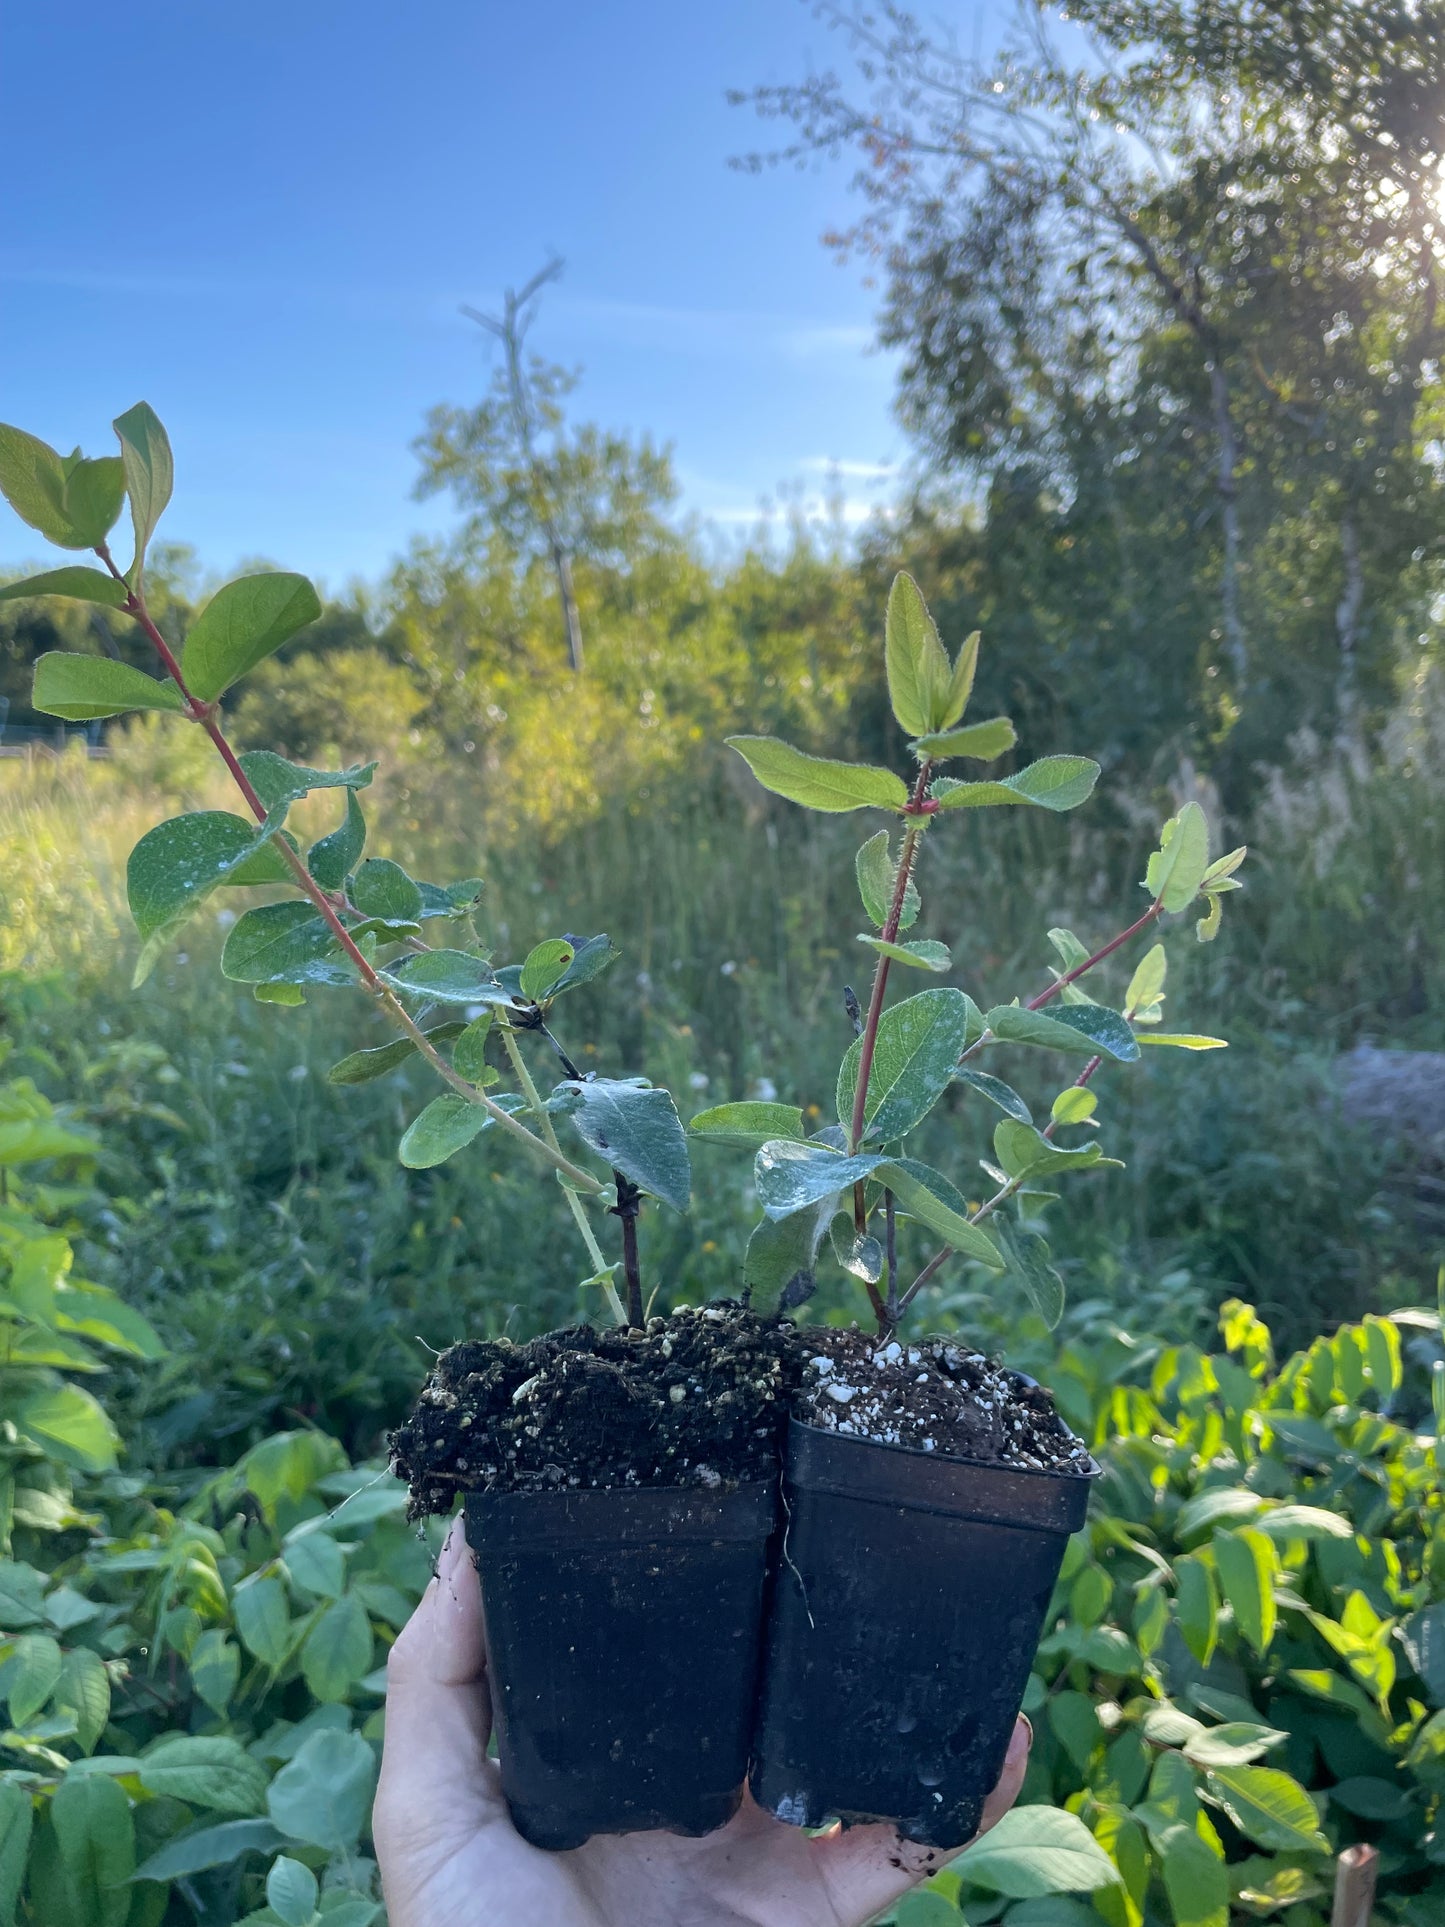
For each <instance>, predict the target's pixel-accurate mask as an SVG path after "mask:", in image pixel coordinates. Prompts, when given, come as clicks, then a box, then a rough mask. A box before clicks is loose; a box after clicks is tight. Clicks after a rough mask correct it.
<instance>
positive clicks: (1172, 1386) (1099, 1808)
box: [897, 1301, 1445, 1927]
mask: <svg viewBox="0 0 1445 1927" xmlns="http://www.w3.org/2000/svg"><path fill="white" fill-rule="evenodd" d="M1220 1328H1221V1332H1222V1334H1223V1337H1224V1345H1223V1347H1222V1348H1221V1349H1220V1350H1219V1351H1217V1352H1215V1353H1213V1354H1208V1353H1205V1352H1203V1351H1200V1350H1198V1349H1196V1348H1195V1347H1194V1346H1191V1345H1160V1344H1158V1343H1154V1344H1146V1345H1144V1346H1143V1347H1142V1348H1136V1344H1135V1341H1133V1340H1131V1339H1125V1338H1124V1337H1123V1336H1122V1335H1120V1336H1116V1337H1114V1338H1108V1339H1104V1340H1102V1341H1101V1342H1099V1343H1098V1344H1096V1345H1093V1346H1079V1345H1066V1346H1065V1348H1064V1350H1063V1352H1062V1354H1061V1356H1060V1358H1059V1361H1058V1375H1057V1377H1056V1380H1055V1383H1056V1386H1057V1387H1058V1390H1059V1395H1060V1398H1061V1401H1062V1402H1063V1404H1064V1407H1065V1409H1066V1411H1067V1412H1068V1415H1069V1418H1070V1420H1071V1422H1072V1423H1073V1424H1074V1425H1075V1426H1076V1427H1077V1428H1078V1429H1079V1430H1080V1431H1081V1432H1082V1434H1083V1435H1084V1436H1085V1437H1086V1438H1088V1439H1089V1440H1090V1442H1091V1444H1092V1448H1093V1450H1094V1452H1095V1454H1096V1455H1097V1457H1098V1458H1099V1460H1100V1463H1101V1464H1102V1466H1103V1468H1104V1478H1103V1481H1102V1484H1101V1488H1100V1494H1099V1498H1100V1503H1099V1504H1098V1505H1097V1507H1096V1508H1095V1510H1094V1511H1093V1514H1092V1516H1091V1519H1090V1522H1089V1524H1088V1526H1087V1527H1086V1528H1085V1529H1084V1530H1083V1531H1082V1532H1081V1533H1079V1534H1078V1535H1077V1536H1076V1537H1075V1539H1074V1540H1072V1541H1071V1542H1070V1546H1069V1550H1068V1553H1067V1555H1066V1557H1065V1560H1064V1566H1063V1570H1062V1573H1061V1575H1060V1579H1059V1585H1058V1589H1057V1592H1056V1594H1055V1598H1054V1602H1053V1605H1052V1607H1051V1609H1050V1614H1049V1620H1048V1630H1047V1631H1046V1633H1045V1637H1044V1641H1043V1644H1042V1646H1041V1648H1040V1652H1039V1658H1038V1660H1037V1661H1036V1663H1035V1675H1034V1678H1033V1680H1032V1681H1031V1683H1030V1689H1029V1694H1028V1696H1027V1697H1026V1698H1025V1701H1024V1705H1025V1708H1026V1709H1027V1710H1028V1711H1029V1713H1030V1716H1031V1718H1032V1720H1033V1724H1034V1733H1035V1739H1034V1748H1033V1754H1032V1757H1031V1761H1030V1766H1029V1773H1028V1778H1027V1780H1026V1782H1025V1787H1024V1796H1023V1797H1024V1802H1025V1804H1023V1805H1022V1806H1020V1807H1019V1808H1017V1809H1016V1810H1015V1813H1014V1814H1013V1815H1012V1816H1011V1817H1010V1820H1009V1821H1008V1822H1006V1823H1005V1826H1004V1827H1001V1828H999V1829H998V1830H997V1831H996V1832H995V1833H992V1834H990V1835H989V1836H988V1837H987V1839H986V1840H984V1841H983V1842H981V1843H980V1845H979V1846H978V1847H976V1848H973V1849H971V1850H970V1851H969V1852H968V1853H967V1854H965V1855H964V1856H963V1858H962V1859H961V1860H959V1861H958V1862H957V1863H956V1864H955V1866H954V1867H953V1868H952V1869H950V1870H949V1871H948V1872H947V1873H945V1874H943V1875H942V1876H940V1877H939V1879H938V1880H936V1881H935V1882H934V1883H933V1889H932V1893H931V1898H933V1897H936V1900H937V1918H938V1920H939V1921H940V1922H943V1921H946V1920H950V1919H952V1920H956V1919H958V1918H959V1915H960V1913H963V1914H966V1916H967V1917H968V1918H969V1919H975V1918H977V1917H978V1915H979V1913H980V1912H983V1915H984V1918H986V1919H1001V1920H1002V1921H1003V1922H1005V1923H1008V1922H1011V1921H1016V1922H1018V1923H1019V1924H1020V1927H1023V1923H1026V1922H1027V1921H1029V1920H1030V1919H1031V1918H1032V1915H1031V1914H1030V1913H1029V1911H1028V1907H1027V1901H1028V1899H1029V1897H1031V1896H1035V1895H1040V1894H1043V1893H1049V1892H1071V1893H1078V1892H1083V1891H1086V1890H1092V1891H1093V1893H1094V1899H1093V1904H1092V1909H1085V1910H1084V1911H1083V1912H1081V1913H1080V1915H1079V1921H1080V1927H1084V1922H1086V1921H1087V1920H1097V1919H1103V1920H1105V1921H1108V1922H1110V1923H1118V1922H1126V1921H1137V1920H1139V1919H1152V1920H1157V1921H1159V1922H1161V1923H1165V1924H1166V1927H1192V1923H1194V1922H1196V1921H1202V1920H1210V1921H1217V1922H1219V1923H1221V1927H1222V1924H1223V1923H1224V1922H1225V1921H1226V1920H1227V1919H1228V1918H1232V1917H1237V1916H1238V1915H1245V1916H1269V1915H1271V1914H1273V1913H1275V1912H1277V1911H1279V1910H1280V1909H1283V1908H1285V1907H1289V1908H1290V1912H1289V1913H1288V1915H1287V1916H1286V1917H1287V1918H1288V1919H1289V1920H1290V1921H1291V1922H1292V1923H1297V1927H1317V1924H1318V1923H1320V1922H1322V1921H1324V1920H1326V1919H1327V1918H1328V1912H1329V1896H1330V1893H1331V1891H1332V1888H1333V1880H1334V1859H1335V1856H1336V1854H1337V1853H1338V1852H1339V1851H1340V1850H1341V1849H1342V1848H1343V1847H1345V1846H1347V1845H1349V1844H1351V1843H1352V1842H1353V1841H1356V1840H1370V1841H1372V1842H1374V1843H1375V1844H1377V1845H1378V1846H1379V1847H1380V1849H1381V1853H1382V1859H1381V1863H1380V1864H1381V1884H1380V1891H1379V1897H1378V1899H1377V1909H1378V1912H1377V1918H1379V1919H1381V1920H1383V1921H1389V1922H1398V1923H1400V1927H1406V1924H1407V1923H1409V1924H1410V1927H1413V1924H1414V1923H1417V1922H1424V1921H1428V1920H1429V1919H1430V1918H1431V1917H1432V1916H1431V1914H1430V1913H1429V1911H1428V1904H1429V1903H1428V1896H1429V1894H1430V1893H1431V1890H1432V1888H1433V1886H1434V1885H1435V1884H1436V1883H1437V1882H1438V1858H1437V1849H1436V1840H1435V1832H1434V1823H1433V1819H1432V1816H1433V1815H1434V1814H1435V1813H1436V1811H1437V1809H1438V1805H1439V1801H1440V1799H1441V1796H1442V1794H1445V1766H1442V1759H1445V1754H1442V1746H1445V1739H1442V1737H1441V1734H1442V1731H1445V1723H1442V1721H1441V1717H1440V1713H1439V1711H1438V1710H1437V1709H1438V1707H1439V1706H1440V1689H1441V1686H1442V1683H1445V1681H1442V1679H1441V1678H1440V1677H1439V1676H1438V1675H1437V1674H1436V1673H1435V1672H1434V1671H1433V1670H1432V1666H1431V1641H1432V1639H1433V1636H1434V1632H1435V1630H1436V1628H1437V1627H1438V1626H1439V1625H1440V1624H1441V1623H1445V1622H1442V1609H1441V1605H1440V1599H1441V1589H1442V1586H1445V1563H1442V1555H1445V1540H1442V1538H1441V1516H1440V1508H1439V1503H1438V1489H1437V1484H1436V1469H1435V1464H1434V1457H1435V1448H1434V1441H1433V1440H1432V1439H1431V1438H1430V1437H1428V1436H1422V1435H1420V1434H1419V1433H1418V1432H1417V1431H1416V1429H1415V1427H1414V1425H1413V1424H1412V1423H1411V1422H1410V1419H1409V1416H1408V1414H1406V1413H1403V1412H1400V1413H1399V1414H1398V1415H1396V1413H1397V1408H1398V1404H1399V1400H1400V1397H1401V1392H1402V1379H1401V1375H1400V1368H1399V1363H1398V1358H1399V1353H1398V1349H1397V1347H1398V1341H1399V1336H1400V1332H1399V1328H1398V1327H1396V1326H1395V1325H1393V1324H1390V1323H1389V1321H1386V1320H1370V1321H1367V1322H1366V1323H1365V1324H1364V1325H1363V1326H1345V1327H1343V1328H1342V1329H1341V1330H1340V1331H1339V1332H1337V1333H1336V1334H1335V1336H1334V1337H1333V1338H1330V1339H1319V1340H1317V1341H1316V1342H1315V1343H1314V1345H1312V1346H1311V1347H1310V1348H1309V1349H1308V1350H1307V1351H1305V1352H1302V1353H1297V1354H1296V1355H1295V1356H1294V1357H1292V1358H1291V1359H1290V1360H1289V1361H1288V1362H1287V1363H1286V1364H1285V1365H1284V1366H1283V1367H1282V1369H1280V1370H1279V1371H1278V1372H1275V1370H1274V1369H1273V1367H1272V1366H1271V1365H1270V1364H1269V1362H1268V1356H1269V1354H1268V1347H1269V1334H1268V1332H1267V1331H1266V1330H1265V1329H1264V1327H1263V1326H1262V1325H1261V1324H1260V1322H1259V1320H1258V1318H1257V1317H1256V1316H1255V1314H1254V1312H1253V1309H1252V1308H1251V1307H1249V1306H1247V1305H1243V1304H1241V1303H1239V1302H1238V1301H1232V1302H1231V1303H1228V1304H1226V1305H1225V1307H1224V1310H1223V1313H1222V1315H1221V1319H1220ZM1387 1333H1388V1334H1390V1336H1386V1334H1387ZM1372 1335H1374V1336H1373V1337H1372ZM1372 1350H1373V1356H1374V1360H1375V1363H1374V1365H1373V1366H1371V1365H1367V1364H1365V1363H1364V1361H1365V1359H1366V1358H1367V1356H1369V1355H1371V1353H1372ZM1063 1819H1073V1820H1074V1821H1075V1822H1076V1824H1078V1825H1079V1826H1080V1830H1081V1832H1082V1833H1083V1835H1084V1839H1083V1840H1080V1838H1079V1835H1078V1834H1071V1835H1070V1836H1069V1837H1068V1838H1067V1840H1064V1839H1062V1838H1061V1840H1060V1842H1059V1845H1060V1847H1061V1848H1063V1849H1064V1850H1065V1852H1066V1853H1067V1852H1068V1851H1074V1852H1077V1851H1079V1849H1080V1848H1081V1847H1082V1848H1084V1849H1085V1850H1087V1849H1088V1848H1089V1847H1092V1849H1093V1852H1094V1853H1095V1854H1097V1855H1098V1857H1099V1861H1101V1862H1102V1863H1103V1864H1102V1865H1100V1864H1098V1862H1096V1861H1093V1860H1090V1861H1088V1862H1087V1863H1081V1864H1077V1865H1071V1864H1068V1863H1067V1861H1065V1862H1064V1863H1063V1864H1060V1863H1058V1862H1052V1861H1051V1860H1050V1858H1049V1857H1048V1856H1047V1855H1046V1854H1045V1853H1043V1852H1038V1853H1036V1854H1033V1855H1028V1854H1025V1855H1023V1856H1022V1857H1020V1858H1017V1859H1015V1858H1013V1856H1012V1851H1011V1850H1012V1849H1013V1848H1014V1847H1015V1845H1016V1844H1017V1845H1018V1846H1020V1847H1023V1846H1025V1845H1027V1844H1033V1845H1036V1846H1038V1847H1040V1848H1042V1847H1044V1846H1052V1843H1051V1842H1049V1841H1048V1840H1047V1837H1046V1830H1047V1828H1048V1827H1049V1826H1051V1825H1053V1824H1055V1823H1057V1822H1059V1821H1061V1820H1063ZM1039 1828H1043V1829H1045V1835H1043V1836H1040V1838H1039V1839H1038V1840H1037V1841H1035V1840H1034V1839H1033V1836H1034V1833H1035V1831H1036V1830H1037V1829H1039ZM1004 1849H1007V1850H1010V1857H1009V1858H1008V1859H1007V1861H1006V1862H1005V1863H1004V1867H1003V1869H1002V1871H1000V1869H999V1867H998V1866H997V1865H996V1864H995V1861H994V1855H995V1853H996V1852H998V1851H1000V1850H1004ZM1051 1878H1053V1879H1054V1880H1055V1883H1056V1884H1054V1885H1052V1886H1046V1885H1044V1884H1042V1883H1043V1882H1044V1881H1046V1880H1049V1879H1051ZM990 1894H1001V1895H1004V1896H1007V1897H1008V1899H1009V1901H1010V1903H1017V1904H1010V1905H1008V1906H1006V1907H1004V1908H1002V1909H996V1908H992V1907H991V1906H990V1905H989V1903H987V1901H986V1896H988V1895H990ZM1422 1909H1423V1911H1422ZM909 1917H910V1916H909V1913H908V1903H904V1905H903V1906H901V1907H900V1908H899V1909H898V1913H897V1919H898V1921H899V1922H900V1923H903V1922H906V1921H907V1920H908V1919H909ZM920 1917H921V1916H920ZM932 1917H933V1916H932V1915H929V1916H928V1918H932ZM1072 1918H1073V1916H1072V1915H1071V1916H1070V1919H1072Z"/></svg>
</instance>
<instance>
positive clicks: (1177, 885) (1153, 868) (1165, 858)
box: [1144, 803, 1209, 910]
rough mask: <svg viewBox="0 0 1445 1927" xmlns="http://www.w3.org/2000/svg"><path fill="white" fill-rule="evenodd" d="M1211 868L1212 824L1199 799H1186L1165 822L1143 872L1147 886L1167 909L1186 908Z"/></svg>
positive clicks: (1195, 895)
mask: <svg viewBox="0 0 1445 1927" xmlns="http://www.w3.org/2000/svg"><path fill="white" fill-rule="evenodd" d="M1208 868H1209V824H1208V822H1207V821H1206V820H1205V815H1204V812H1203V810H1202V809H1200V807H1199V805H1198V804H1197V803H1186V804H1185V805H1184V808H1183V809H1182V810H1180V812H1179V814H1178V815H1177V816H1171V817H1170V819H1169V821H1168V822H1167V823H1166V824H1165V825H1164V830H1163V834H1162V835H1161V837H1160V840H1159V848H1158V849H1157V850H1156V851H1155V852H1154V854H1153V856H1151V857H1150V859H1149V867H1148V869H1147V870H1146V871H1145V873H1144V888H1145V889H1146V890H1147V891H1148V892H1149V894H1150V896H1151V897H1153V898H1154V899H1155V900H1156V902H1160V903H1162V904H1163V906H1164V908H1165V909H1166V910H1187V909H1188V908H1189V906H1190V904H1191V903H1193V901H1194V899H1195V897H1197V896H1198V894H1199V886H1200V884H1201V883H1203V881H1204V877H1205V872H1206V871H1207V870H1208Z"/></svg>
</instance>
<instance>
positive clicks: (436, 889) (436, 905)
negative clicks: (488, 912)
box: [416, 877, 482, 917]
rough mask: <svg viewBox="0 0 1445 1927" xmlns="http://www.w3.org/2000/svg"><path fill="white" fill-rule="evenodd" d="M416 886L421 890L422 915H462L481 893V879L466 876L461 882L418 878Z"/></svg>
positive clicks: (465, 913)
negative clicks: (427, 881)
mask: <svg viewBox="0 0 1445 1927" xmlns="http://www.w3.org/2000/svg"><path fill="white" fill-rule="evenodd" d="M416 887H417V889H418V890H420V891H421V913H422V915H423V916H424V917H464V916H466V915H467V914H468V912H469V911H471V910H472V909H473V908H474V907H475V905H476V902H477V899H478V897H480V896H481V894H482V879H481V878H480V877H468V878H466V880H465V881H464V882H462V883H448V884H440V883H423V882H422V881H421V879H420V878H418V879H417V884H416Z"/></svg>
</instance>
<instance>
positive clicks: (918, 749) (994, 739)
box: [910, 716, 1018, 763]
mask: <svg viewBox="0 0 1445 1927" xmlns="http://www.w3.org/2000/svg"><path fill="white" fill-rule="evenodd" d="M1017 741H1018V733H1017V731H1016V730H1015V729H1014V726H1013V724H1012V723H1011V722H1010V721H1009V719H1008V717H1007V716H993V717H990V719H989V720H988V722H986V723H969V724H968V725H967V726H966V727H965V728H963V729H945V730H941V731H939V732H937V733H935V734H933V735H929V736H920V737H918V738H917V739H916V740H915V741H914V742H913V743H912V744H911V745H910V747H911V748H912V750H913V752H914V754H915V755H916V756H917V757H918V758H919V760H920V761H922V760H923V758H924V757H927V759H928V761H929V762H931V763H942V762H947V760H948V759H949V758H950V757H952V756H972V757H974V758H975V759H976V760H977V761H978V762H980V763H991V762H992V761H993V759H994V758H995V757H996V756H1002V755H1003V754H1004V753H1005V751H1006V750H1010V749H1012V748H1013V746H1014V744H1015V743H1016V742H1017Z"/></svg>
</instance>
